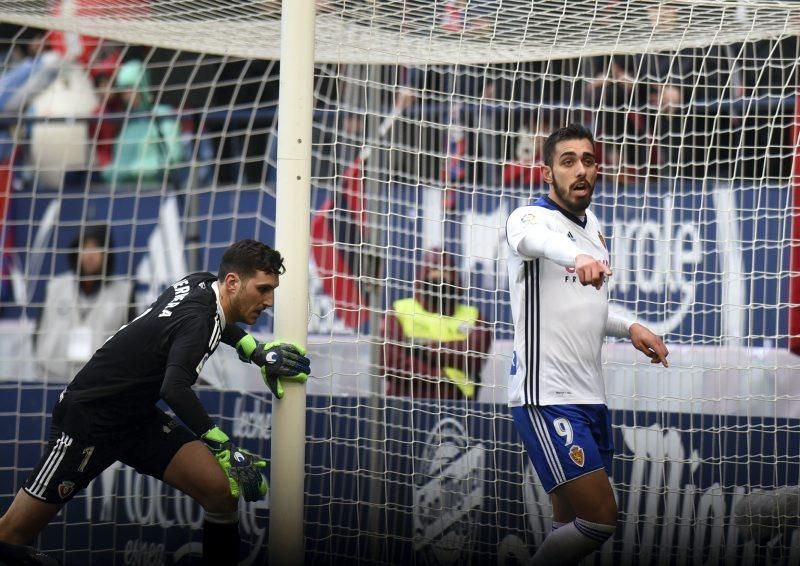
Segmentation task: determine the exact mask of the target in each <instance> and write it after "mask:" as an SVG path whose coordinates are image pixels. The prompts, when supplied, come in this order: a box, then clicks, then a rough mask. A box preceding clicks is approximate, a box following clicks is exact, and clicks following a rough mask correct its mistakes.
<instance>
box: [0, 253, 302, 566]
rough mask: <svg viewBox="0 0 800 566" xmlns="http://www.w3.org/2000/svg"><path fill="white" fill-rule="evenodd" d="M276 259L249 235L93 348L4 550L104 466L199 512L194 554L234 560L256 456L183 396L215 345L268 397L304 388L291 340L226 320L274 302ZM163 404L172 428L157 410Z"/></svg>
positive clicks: (14, 511)
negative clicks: (212, 268)
mask: <svg viewBox="0 0 800 566" xmlns="http://www.w3.org/2000/svg"><path fill="white" fill-rule="evenodd" d="M283 272H284V266H283V258H282V257H281V255H280V254H279V253H278V252H277V251H276V250H273V249H272V248H270V247H269V246H266V245H264V244H262V243H260V242H257V241H254V240H242V241H239V242H236V243H235V244H233V245H232V246H231V247H230V248H229V249H228V250H227V251H226V252H225V254H224V255H223V257H222V261H221V263H220V268H219V274H218V275H217V276H214V275H213V274H211V273H195V274H192V275H187V276H186V277H184V278H183V279H181V280H180V281H178V282H176V283H174V284H173V285H172V286H170V287H169V288H168V289H167V290H166V291H165V292H164V293H162V294H161V296H160V297H159V298H158V299H157V300H156V301H155V302H154V303H153V304H152V305H151V306H150V308H148V309H147V310H146V311H145V312H143V313H142V314H141V315H140V316H138V317H137V318H135V319H134V320H133V321H131V322H130V323H128V324H127V325H125V326H123V327H122V328H120V329H119V330H118V331H117V333H116V334H115V335H114V336H112V337H111V338H109V340H108V341H107V342H106V343H105V344H104V345H103V346H102V347H101V348H100V349H99V350H97V352H95V354H94V356H92V358H91V359H90V360H89V361H88V362H87V364H86V365H85V366H84V367H83V368H82V369H81V370H80V371H79V372H78V374H77V375H76V376H75V378H74V379H73V381H72V382H71V383H70V384H69V385H68V386H67V388H66V390H65V391H64V392H63V393H62V394H61V396H60V397H59V400H58V403H56V405H55V407H54V409H53V426H52V429H51V436H50V443H49V445H48V447H47V449H46V451H45V454H44V455H43V456H42V458H41V460H40V462H39V464H38V465H37V466H36V468H34V470H33V472H32V473H31V475H30V477H29V478H28V480H27V482H26V483H25V485H24V487H23V488H22V489H21V490H20V491H19V492H18V493H17V496H16V498H15V499H14V501H13V502H12V503H11V506H10V507H9V509H8V510H7V511H6V513H5V515H3V517H2V518H0V562H2V559H3V555H2V553H3V552H6V553H11V552H17V553H24V552H26V549H25V548H22V547H21V546H13V545H27V544H30V543H31V542H32V541H33V539H34V538H35V537H36V535H37V534H38V533H39V531H40V530H42V529H43V528H44V527H45V526H47V524H48V522H49V521H50V519H51V518H52V517H53V516H54V515H55V514H56V513H58V511H59V510H60V509H61V507H62V506H63V505H64V504H65V503H66V502H67V501H69V500H70V499H72V497H74V496H75V495H76V494H77V493H78V492H79V491H80V490H82V489H83V488H85V487H86V486H87V484H88V483H89V482H90V481H91V480H92V479H94V478H95V477H96V476H97V475H99V474H100V473H101V472H102V471H103V470H105V469H106V468H107V467H108V466H109V465H111V464H112V463H113V462H114V461H117V460H119V461H121V462H123V463H124V464H127V465H129V466H131V467H132V468H134V469H136V470H137V471H138V472H139V473H142V474H147V475H150V476H153V477H155V478H158V479H160V480H162V481H164V482H166V483H168V484H169V485H171V486H173V487H175V488H177V489H179V490H181V491H183V492H184V493H186V494H188V495H189V496H191V497H192V498H194V499H195V500H196V501H197V502H198V503H199V504H200V505H202V507H203V508H204V509H205V522H204V525H203V557H204V560H205V563H206V564H208V565H212V564H213V565H214V566H218V565H225V564H237V563H238V557H239V544H240V539H239V522H238V521H239V513H238V502H239V498H240V497H244V499H245V500H246V501H254V500H257V499H259V498H261V497H263V496H264V495H265V494H266V491H267V480H266V478H265V477H264V475H263V472H264V468H265V467H266V462H265V461H264V460H263V459H262V458H260V457H258V456H256V455H254V454H251V453H249V452H247V451H245V450H241V449H239V448H237V447H236V446H234V445H233V444H232V442H231V440H230V438H229V437H228V436H227V435H226V434H225V432H224V431H222V430H221V429H220V428H218V427H217V426H216V424H215V423H214V421H212V420H211V418H209V416H208V413H207V412H206V410H205V409H204V408H203V405H202V404H201V403H200V401H199V399H198V398H197V396H196V395H195V393H194V392H193V391H192V385H193V384H194V383H195V381H196V380H197V377H198V374H199V373H200V370H201V369H202V368H203V364H204V363H205V362H206V360H207V359H208V357H209V356H210V355H211V354H212V353H214V350H215V349H216V348H217V345H218V344H219V342H220V341H222V342H225V343H226V344H228V345H230V346H233V347H235V348H236V349H237V351H238V353H239V357H240V358H241V359H242V360H243V361H245V362H253V363H255V364H256V365H258V366H260V367H261V374H262V377H263V378H264V381H265V382H266V384H267V385H268V386H269V388H270V389H271V390H272V392H273V394H274V395H275V396H276V397H278V398H280V397H282V396H283V382H285V381H294V382H299V383H304V382H305V381H306V379H307V378H308V373H309V371H310V363H309V360H308V358H307V357H306V356H305V351H304V350H303V348H301V347H300V346H297V345H294V344H290V343H286V342H270V343H268V344H260V343H259V342H257V341H256V340H255V339H254V338H253V337H252V336H250V335H249V334H247V333H245V332H244V331H243V330H242V329H241V328H239V327H238V326H236V323H237V322H242V323H246V324H253V323H255V322H256V320H257V319H258V317H259V316H260V315H261V313H262V312H263V311H264V310H265V309H267V308H269V307H271V306H272V304H273V297H274V292H275V288H276V287H277V286H278V283H279V281H278V279H279V276H280V275H281V274H283ZM159 399H163V400H164V401H165V402H166V403H167V404H168V405H169V406H170V407H171V408H172V410H173V411H174V412H175V414H176V415H177V417H178V418H179V419H180V420H181V421H182V424H181V423H179V422H178V421H177V420H175V419H172V418H171V417H169V416H168V415H167V414H166V413H164V412H163V411H161V410H160V409H158V408H157V407H156V403H157V402H158V401H159Z"/></svg>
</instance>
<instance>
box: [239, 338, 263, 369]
mask: <svg viewBox="0 0 800 566" xmlns="http://www.w3.org/2000/svg"><path fill="white" fill-rule="evenodd" d="M256 348H258V342H256V339H255V338H253V336H252V335H250V334H245V335H244V337H243V338H242V339H241V340H239V341H238V342H237V343H236V351H237V352H238V353H239V359H240V360H242V361H243V362H249V361H250V357H251V356H252V355H253V352H255V351H256Z"/></svg>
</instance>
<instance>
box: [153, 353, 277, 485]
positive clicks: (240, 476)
mask: <svg viewBox="0 0 800 566" xmlns="http://www.w3.org/2000/svg"><path fill="white" fill-rule="evenodd" d="M192 383H194V379H193V378H192V376H190V375H189V374H188V373H187V372H186V371H185V370H183V369H182V368H181V367H180V366H175V365H171V366H168V367H167V371H166V375H165V377H164V383H163V385H162V387H161V398H162V399H164V401H166V402H167V404H168V405H169V406H170V408H172V410H173V411H175V415H176V416H177V417H178V418H179V419H181V420H182V421H183V422H184V424H185V425H186V426H187V427H189V429H191V431H192V432H194V433H195V434H196V435H197V436H198V437H200V438H202V439H203V442H205V443H206V446H208V448H209V449H210V450H211V452H212V454H213V455H214V457H215V458H216V460H217V462H218V463H219V465H220V467H221V468H222V471H223V472H224V473H225V476H226V477H227V478H228V483H229V484H230V488H231V495H232V496H233V497H235V498H236V499H238V498H239V496H243V497H244V498H245V501H256V500H258V499H259V498H260V497H263V496H264V495H265V494H266V493H267V480H266V478H265V477H264V475H263V474H262V473H261V470H262V469H264V468H265V467H266V465H267V462H266V460H264V459H263V458H260V457H258V456H256V455H255V454H251V453H250V452H248V451H246V450H242V449H241V448H236V447H235V446H233V444H232V443H231V441H230V439H229V438H228V436H227V435H226V434H225V433H224V432H222V430H220V429H219V428H218V427H217V426H216V425H215V424H214V422H213V421H212V420H211V418H210V417H209V416H208V413H207V412H206V410H205V408H204V407H203V405H202V404H201V403H200V400H199V399H198V398H197V395H195V394H194V391H192Z"/></svg>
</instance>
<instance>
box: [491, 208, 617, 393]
mask: <svg viewBox="0 0 800 566" xmlns="http://www.w3.org/2000/svg"><path fill="white" fill-rule="evenodd" d="M534 226H536V228H534V229H535V230H540V229H541V228H542V227H544V228H546V229H548V230H550V231H553V232H555V233H557V234H561V235H563V236H565V237H566V238H567V239H569V241H571V242H572V243H573V244H574V245H575V247H577V248H578V249H579V250H580V252H582V253H586V254H587V255H590V256H592V257H594V258H595V259H599V260H601V261H603V262H605V263H606V265H608V261H609V255H608V250H607V249H606V244H605V239H604V238H603V234H602V230H601V228H600V224H599V223H598V221H597V218H596V217H595V215H594V214H593V213H592V212H591V211H589V210H588V209H587V210H586V216H585V219H583V220H581V219H580V218H578V217H576V216H574V215H572V214H570V213H569V212H567V211H564V210H562V209H560V208H559V207H558V206H557V205H556V204H555V203H553V201H551V200H550V199H549V198H547V197H542V198H539V199H538V200H537V201H536V202H535V203H534V204H533V205H531V206H522V207H519V208H517V209H516V210H514V212H512V213H511V215H510V216H509V217H508V221H507V223H506V239H507V241H508V245H509V246H510V248H511V253H510V254H509V257H508V279H509V286H510V290H511V310H512V314H513V318H514V357H513V361H512V365H511V378H510V387H509V403H508V404H509V405H510V406H512V407H517V406H521V405H566V404H605V402H606V395H605V384H604V382H603V371H602V367H601V358H600V356H601V349H602V346H603V341H604V338H605V334H606V330H605V329H606V321H607V318H608V285H607V282H606V284H604V285H603V287H602V288H601V289H600V290H597V289H595V288H594V287H593V286H591V285H587V286H583V285H581V282H580V280H579V279H578V277H577V275H576V274H575V268H574V267H563V266H562V265H559V264H557V263H556V262H554V261H552V260H549V259H546V258H545V257H527V256H525V255H523V254H522V253H521V252H520V251H519V250H518V247H519V245H520V242H521V241H522V239H523V238H524V236H525V234H526V231H529V230H531V229H532V228H533V227H534ZM572 265H573V266H574V262H573V264H572Z"/></svg>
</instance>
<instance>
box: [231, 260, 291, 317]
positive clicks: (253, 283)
mask: <svg viewBox="0 0 800 566" xmlns="http://www.w3.org/2000/svg"><path fill="white" fill-rule="evenodd" d="M278 284H279V281H278V276H277V275H275V274H274V273H264V272H263V271H256V273H255V275H253V276H252V277H248V278H247V279H244V280H239V287H238V290H237V291H236V293H235V294H234V295H233V297H232V300H231V304H232V305H233V306H234V309H235V311H236V314H237V315H238V316H237V318H238V322H244V323H246V324H255V322H256V320H257V319H258V317H259V316H261V313H262V312H264V310H266V309H268V308H270V307H272V305H274V304H275V289H276V288H277V287H278Z"/></svg>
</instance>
